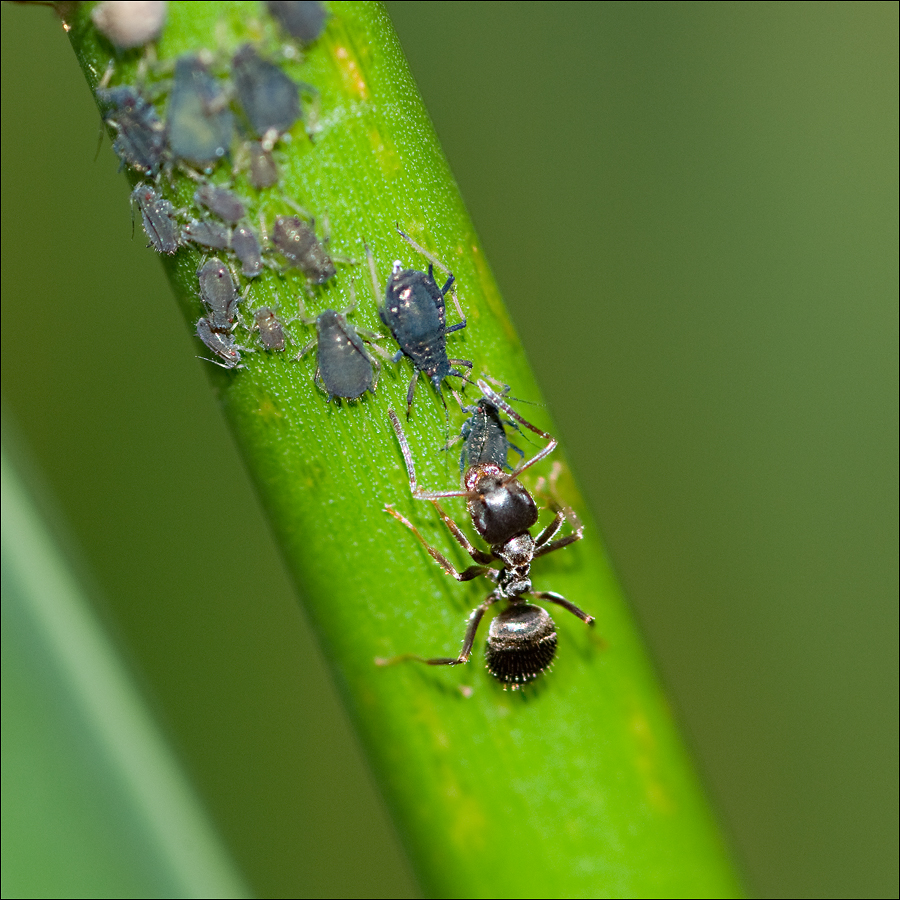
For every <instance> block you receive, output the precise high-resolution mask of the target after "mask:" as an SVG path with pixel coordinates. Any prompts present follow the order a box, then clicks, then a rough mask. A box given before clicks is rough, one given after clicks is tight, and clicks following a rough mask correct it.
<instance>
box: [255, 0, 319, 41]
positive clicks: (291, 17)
mask: <svg viewBox="0 0 900 900" xmlns="http://www.w3.org/2000/svg"><path fill="white" fill-rule="evenodd" d="M266 7H267V8H268V10H269V13H270V14H271V15H272V17H273V18H275V19H277V20H278V22H279V23H280V24H281V27H282V28H283V29H284V30H285V31H286V32H287V33H288V34H289V35H290V36H291V37H293V38H296V39H297V40H298V41H300V42H301V43H302V44H311V43H312V42H313V41H314V40H315V39H316V38H317V37H318V36H319V35H320V34H321V33H322V30H323V29H324V27H325V20H326V19H327V18H328V12H327V11H326V10H325V7H324V6H322V4H321V3H319V2H317V0H266Z"/></svg>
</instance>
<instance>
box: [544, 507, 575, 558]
mask: <svg viewBox="0 0 900 900" xmlns="http://www.w3.org/2000/svg"><path fill="white" fill-rule="evenodd" d="M564 521H569V522H570V523H571V525H572V527H573V528H574V529H575V530H574V531H573V532H572V533H571V534H567V535H566V536H565V537H561V538H557V539H556V540H555V541H551V540H550V538H552V537H553V535H554V534H556V532H557V531H559V529H560V528H561V527H562V523H563V522H564ZM583 537H584V525H582V524H581V519H579V518H578V516H577V515H576V514H575V510H573V509H571V508H570V507H565V508H563V507H560V506H557V507H556V518H555V519H554V520H553V521H552V522H551V523H550V524H549V525H548V526H547V527H546V528H545V529H544V530H543V531H542V532H541V533H540V534H539V535H538V537H537V539H536V540H535V548H536V549H535V552H534V555H535V558H537V557H538V556H544V554H546V553H552V552H553V551H554V550H561V549H562V548H563V547H568V546H569V544H574V543H575V542H576V541H580V540H581V539H582V538H583ZM548 542H549V543H548Z"/></svg>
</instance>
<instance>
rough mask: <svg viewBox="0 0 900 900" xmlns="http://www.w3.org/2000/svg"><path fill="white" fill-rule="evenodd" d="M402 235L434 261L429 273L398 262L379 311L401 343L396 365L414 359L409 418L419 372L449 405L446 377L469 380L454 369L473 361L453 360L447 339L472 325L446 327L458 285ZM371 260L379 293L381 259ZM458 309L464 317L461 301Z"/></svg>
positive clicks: (371, 269) (409, 396)
mask: <svg viewBox="0 0 900 900" xmlns="http://www.w3.org/2000/svg"><path fill="white" fill-rule="evenodd" d="M399 234H400V236H401V237H403V238H404V240H406V241H407V242H408V243H410V244H411V245H412V246H413V247H415V248H416V249H417V250H418V251H419V252H420V253H422V254H423V255H424V256H425V257H426V258H427V259H428V260H429V262H428V274H427V275H426V274H425V273H424V272H418V271H416V270H415V269H404V268H403V266H402V264H401V263H400V261H399V260H397V261H396V262H395V263H394V267H393V269H392V271H391V277H390V278H389V279H388V283H387V287H386V288H385V293H384V302H383V304H382V305H381V307H379V310H378V314H379V315H380V316H381V321H382V322H384V324H385V325H387V327H388V328H390V330H391V334H393V335H394V340H396V341H397V343H398V344H399V345H400V350H399V351H398V352H397V353H396V355H395V356H394V361H395V362H399V360H400V359H401V358H402V357H403V356H404V355H405V356H408V357H409V358H410V360H411V361H412V364H413V367H414V369H415V371H414V372H413V377H412V381H410V383H409V390H408V391H407V394H406V415H407V417H409V414H410V410H411V409H412V402H413V396H414V394H415V390H416V381H417V379H418V377H419V372H423V373H424V374H425V375H426V376H427V377H428V379H429V380H430V381H431V383H432V385H434V389H435V390H436V391H437V393H438V396H440V397H441V400H442V401H443V394H442V393H441V384H442V383H443V381H444V379H445V378H447V377H448V376H449V375H455V376H456V377H458V378H465V375H464V373H463V372H460V371H459V370H458V369H454V368H453V365H458V366H465V367H466V368H469V369H471V368H472V363H471V362H470V361H469V360H465V359H448V358H447V335H448V334H451V333H452V332H454V331H459V330H460V329H461V328H465V327H466V320H465V318H463V320H462V321H461V322H457V323H456V324H455V325H451V326H450V327H449V328H448V327H447V325H446V318H447V313H446V307H445V304H444V296H445V294H446V293H447V291H449V290H450V288H451V287H452V286H453V282H454V277H453V274H452V273H451V272H450V271H449V270H447V269H446V268H445V267H444V266H443V265H442V264H441V263H440V262H438V260H437V259H435V258H434V257H433V256H432V255H431V254H430V253H428V252H427V251H426V250H425V249H424V248H422V247H420V246H419V245H418V244H417V243H416V242H415V241H413V240H412V238H410V237H408V236H407V235H405V234H404V233H403V232H402V231H400V232H399ZM368 258H369V269H370V271H371V273H372V285H373V288H374V289H375V291H376V292H377V291H378V280H377V275H376V273H375V261H374V260H373V258H372V255H371V253H369V254H368ZM434 263H437V265H438V266H440V267H441V268H442V269H444V271H445V273H446V274H447V280H446V282H445V283H444V286H443V287H440V288H439V287H438V286H437V283H436V282H435V280H434V266H433V264H434ZM457 310H458V311H459V314H460V316H462V310H461V309H460V307H459V304H458V303H457Z"/></svg>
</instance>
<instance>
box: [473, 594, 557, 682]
mask: <svg viewBox="0 0 900 900" xmlns="http://www.w3.org/2000/svg"><path fill="white" fill-rule="evenodd" d="M555 655H556V626H555V625H554V624H553V619H551V618H550V614H549V613H548V612H547V611H546V610H545V609H543V608H541V607H540V606H532V605H531V604H530V603H514V604H512V605H511V606H510V607H508V608H507V609H505V610H504V611H503V612H502V613H500V615H499V616H497V617H496V618H495V619H494V620H493V621H492V622H491V628H490V631H489V632H488V639H487V645H486V647H485V651H484V658H485V664H486V666H487V670H488V671H489V672H490V673H491V675H493V676H494V678H496V679H497V680H498V681H500V682H502V683H503V686H504V687H512V689H513V690H517V689H518V688H520V687H521V686H522V685H523V684H528V682H530V681H534V679H535V678H537V677H538V675H540V674H541V673H542V672H546V671H547V669H549V668H550V664H551V663H552V662H553V657H554V656H555Z"/></svg>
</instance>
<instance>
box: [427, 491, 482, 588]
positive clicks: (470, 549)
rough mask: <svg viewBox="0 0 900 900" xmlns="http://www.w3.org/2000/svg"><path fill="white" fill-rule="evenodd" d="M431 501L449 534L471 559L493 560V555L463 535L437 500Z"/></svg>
mask: <svg viewBox="0 0 900 900" xmlns="http://www.w3.org/2000/svg"><path fill="white" fill-rule="evenodd" d="M431 502H432V503H433V504H434V508H435V509H436V510H437V511H438V513H439V514H440V517H441V518H442V519H443V520H444V524H445V525H446V526H447V528H448V529H449V531H450V534H452V535H453V537H455V538H456V542H457V543H458V544H459V545H460V547H462V548H463V550H465V551H466V553H468V554H469V556H471V557H472V559H474V560H475V562H477V563H481V564H482V565H487V564H488V563H492V562H493V561H494V557H493V556H491V554H490V553H485V552H484V550H479V549H478V548H477V547H475V546H474V545H473V544H472V542H471V541H470V540H469V539H468V538H467V537H466V536H465V534H463V532H462V530H461V529H460V527H459V525H457V524H456V522H454V521H453V519H451V518H450V516H448V515H447V513H445V512H444V510H443V509H441V505H440V503H438V502H437V500H432V501H431ZM491 571H492V572H493V571H494V570H493V569H491Z"/></svg>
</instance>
